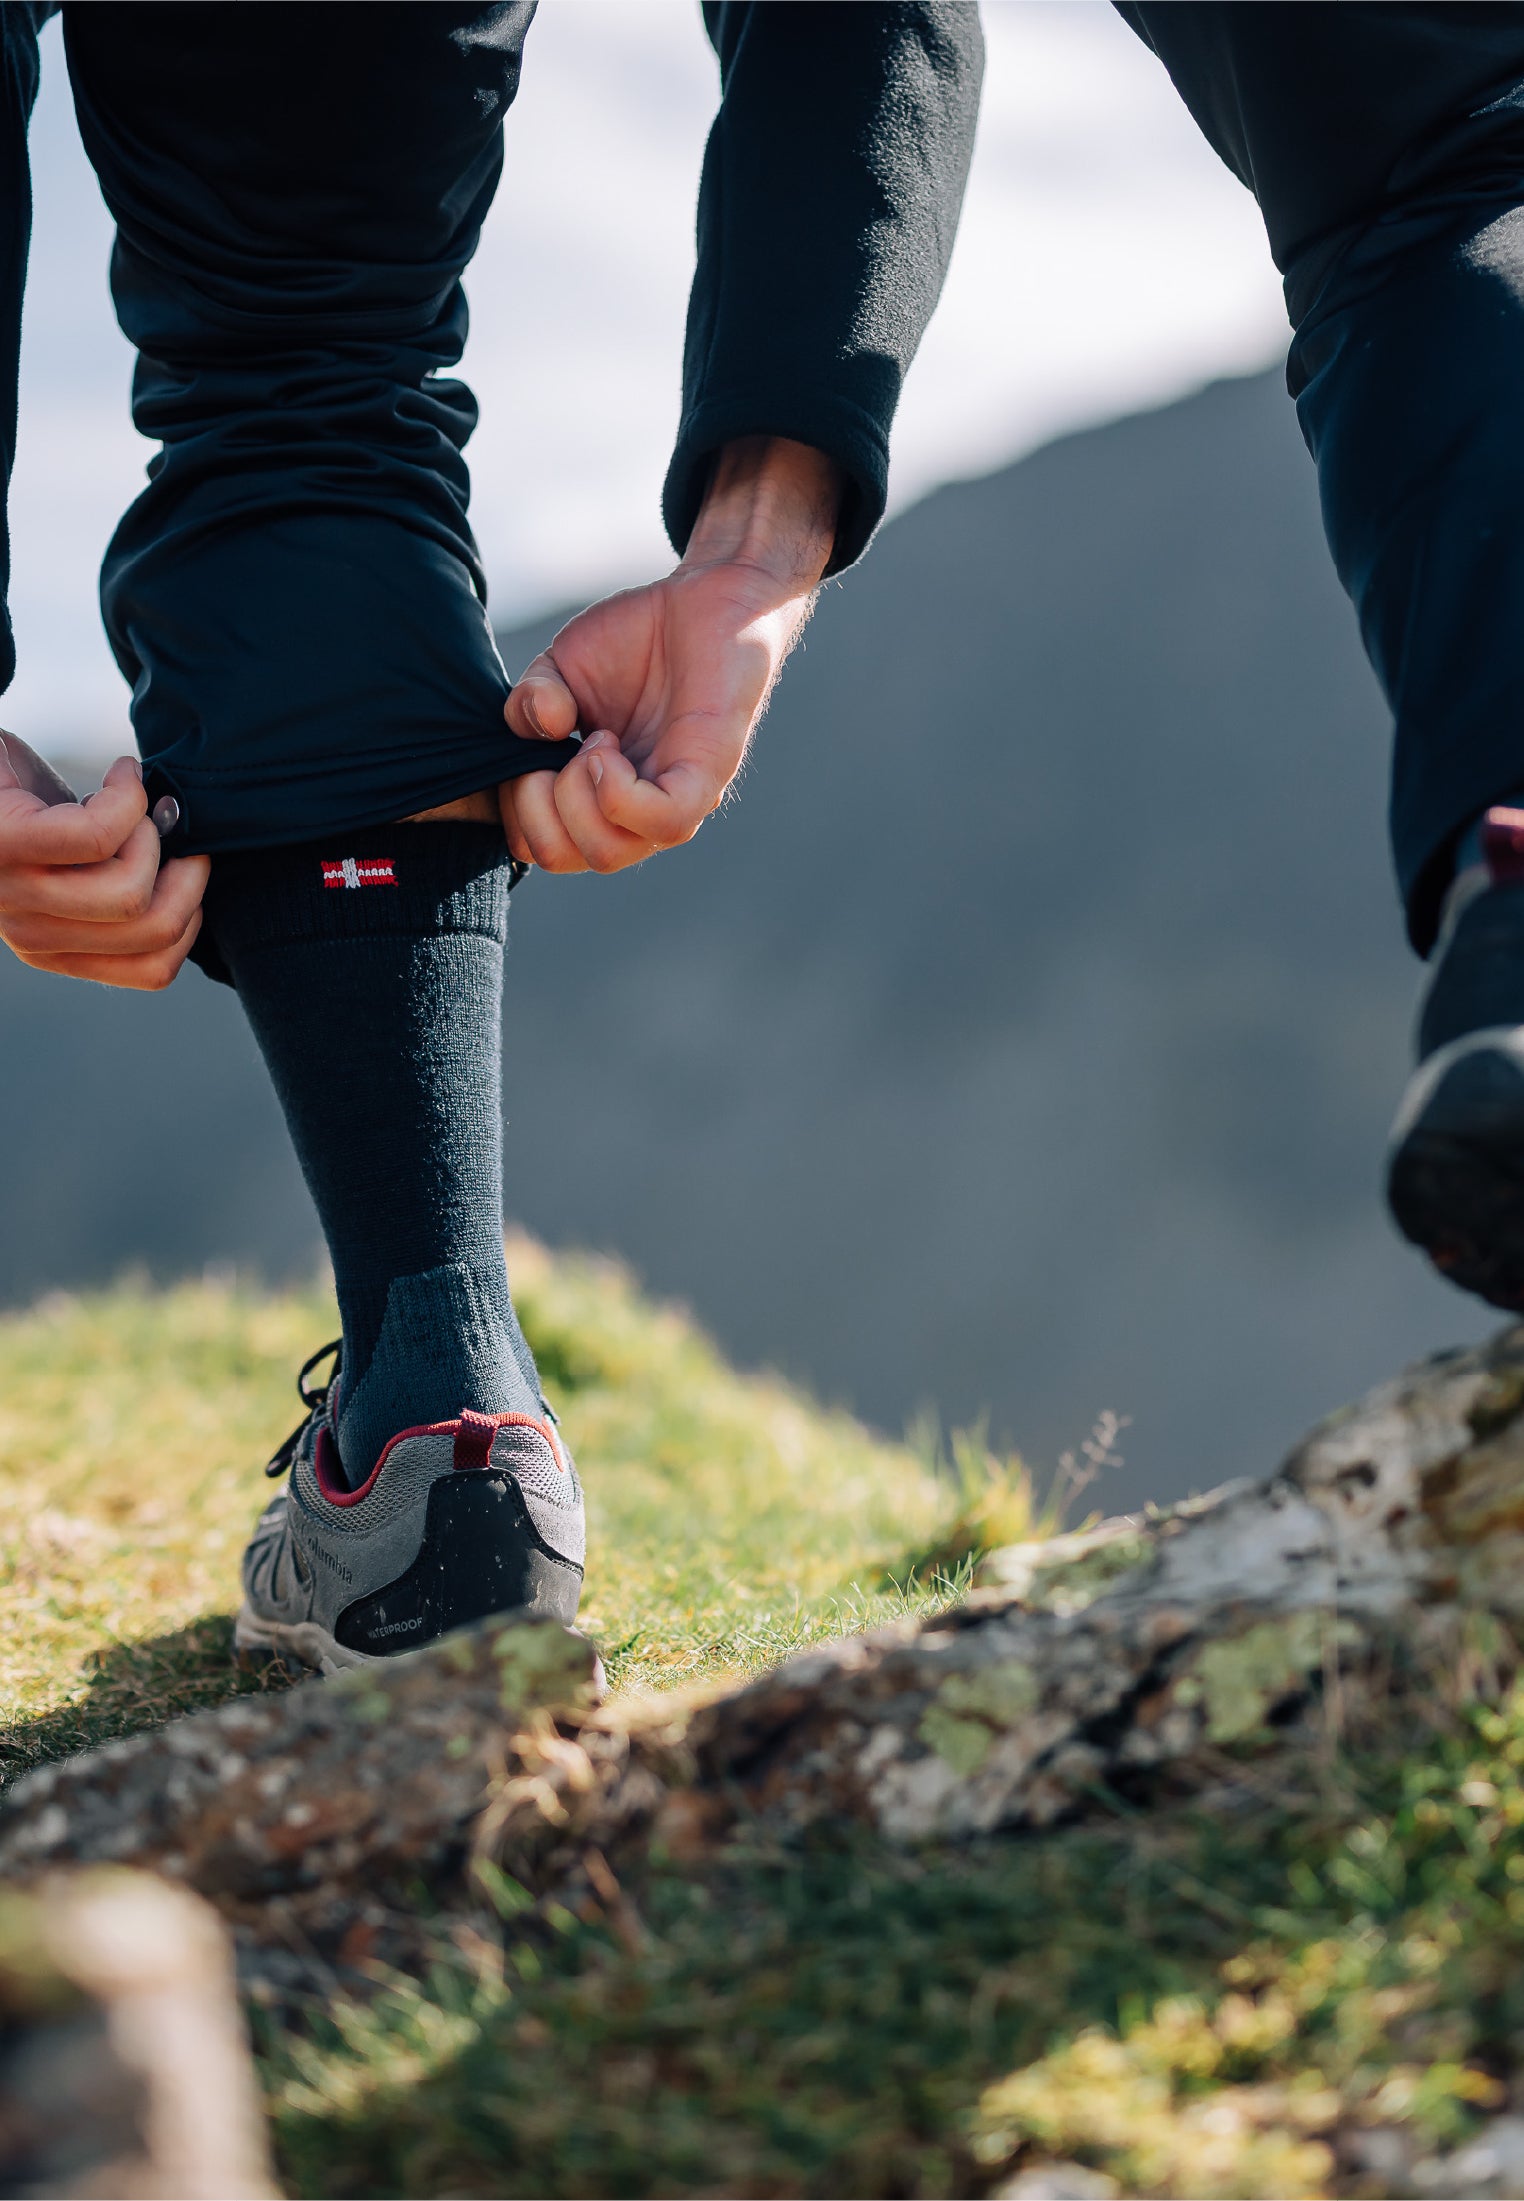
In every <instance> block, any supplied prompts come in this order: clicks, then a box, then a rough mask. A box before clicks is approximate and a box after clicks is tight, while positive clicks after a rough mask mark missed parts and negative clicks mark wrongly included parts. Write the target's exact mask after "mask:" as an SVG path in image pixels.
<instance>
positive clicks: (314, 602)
mask: <svg viewBox="0 0 1524 2201" xmlns="http://www.w3.org/2000/svg"><path fill="white" fill-rule="evenodd" d="M53 12H55V11H54V9H53V8H51V7H48V6H31V5H26V4H21V5H15V4H11V5H5V6H3V7H0V38H3V55H0V58H3V63H4V82H3V86H0V393H3V402H0V437H3V442H4V458H5V461H6V475H7V477H8V475H9V461H10V458H11V455H12V453H13V451H14V445H15V434H16V345H17V338H18V330H19V323H20V311H21V293H22V286H23V283H24V280H25V265H26V245H27V232H28V228H29V193H28V185H27V157H26V121H27V117H28V114H29V112H30V108H31V103H32V97H33V95H34V93H35V90H36V81H37V52H36V40H37V34H38V31H39V30H40V28H41V26H42V24H43V22H44V21H45V20H46V19H47V17H48V16H49V15H50V14H52V13H53ZM532 12H533V9H532V7H531V6H528V5H519V6H458V5H454V4H452V0H436V4H435V5H433V6H430V7H390V6H386V5H372V4H367V5H366V6H363V7H334V8H321V7H318V8H313V7H278V8H260V7H233V6H226V7H219V8H215V9H212V10H210V11H207V10H202V9H195V8H181V7H176V6H165V7H160V6H149V5H139V6H129V7H114V6H68V7H65V8H64V10H63V17H64V40H65V46H66V50H67V54H68V62H69V72H70V77H71V81H72V84H73V89H74V98H75V106H76V110H77V113H78V116H79V123H80V130H81V134H82V136H83V139H84V143H85V148H86V151H87V152H88V153H89V156H90V159H91V161H92V162H93V164H94V166H95V170H96V173H97V175H98V176H99V178H100V182H101V188H102V190H103V192H104V194H105V197H106V201H107V204H108V205H109V206H110V208H111V211H112V213H113V215H114V216H115V218H116V223H117V241H116V245H115V249H114V251H113V255H112V262H111V287H112V296H113V298H114V301H115V304H116V309H117V315H118V318H119V320H120V321H121V324H122V327H123V329H124V331H125V332H126V334H127V335H128V337H130V339H131V340H132V342H133V343H134V344H135V345H136V346H137V347H138V366H137V372H136V375H135V377H134V382H133V417H134V419H135V420H136V422H137V425H138V427H139V428H140V429H142V430H143V431H144V433H145V434H147V435H149V436H151V437H153V438H154V439H155V440H156V441H157V442H159V443H161V444H162V447H163V448H162V450H161V452H160V453H159V455H158V456H157V457H156V458H155V459H154V460H153V461H152V462H151V464H150V468H149V474H150V481H149V486H148V487H147V489H146V490H145V491H144V493H143V495H142V496H141V497H140V498H139V499H138V500H137V502H136V503H135V504H134V505H133V506H132V508H131V510H130V511H129V512H128V513H127V515H126V517H125V518H124V519H123V521H122V523H121V526H120V527H119V528H118V530H117V532H116V535H115V537H114V538H113V540H112V543H111V545H110V548H109V550H108V552H107V555H106V561H105V565H104V568H103V571H102V576H101V602H102V609H103V611H104V614H105V620H106V629H107V633H108V636H109V638H110V642H111V646H112V649H113V651H114V652H115V655H116V659H117V662H118V664H119V665H120V666H121V668H122V671H123V672H124V673H125V675H126V677H127V679H128V680H129V681H130V682H131V683H132V687H133V722H134V726H135V728H136V732H137V736H138V742H139V746H140V748H141V749H142V752H143V756H144V761H145V764H146V766H147V768H148V771H147V776H148V779H149V786H150V790H151V792H152V793H153V794H154V795H157V794H158V793H160V792H173V793H174V794H175V795H176V796H177V797H178V799H179V802H180V805H181V813H182V822H181V827H180V830H179V832H178V833H177V835H176V836H175V846H176V847H177V848H185V849H191V850H197V849H200V850H204V849H226V848H239V847H258V846H262V845H267V844H270V843H279V842H287V841H293V840H304V839H309V838H312V837H314V836H318V835H321V834H322V833H324V832H325V831H327V830H329V829H331V828H334V827H343V826H353V827H360V826H364V825H366V824H378V825H379V824H386V823H390V822H391V821H393V820H395V819H397V818H399V817H403V816H406V815H408V814H409V813H410V812H412V811H415V810H418V809H421V808H424V807H427V806H428V805H429V804H432V803H437V802H443V801H447V800H449V799H450V798H452V797H453V796H456V795H464V794H469V793H471V792H472V791H473V790H475V789H477V788H480V787H484V786H488V785H490V784H491V783H492V782H493V781H495V780H499V779H506V778H509V777H511V776H512V775H513V774H514V773H515V772H517V771H524V770H531V769H534V770H543V769H544V768H545V763H546V758H545V752H544V749H543V745H540V744H536V743H531V742H521V741H519V740H518V738H517V737H516V736H514V735H512V734H510V733H509V732H508V730H507V728H506V727H505V726H504V724H503V718H502V707H503V702H504V700H505V698H506V696H507V692H508V682H507V679H506V676H505V674H504V672H503V668H502V665H501V662H500V661H499V658H498V655H497V651H496V649H495V647H494V645H493V640H492V634H491V630H490V628H489V626H488V623H487V616H486V611H485V603H484V599H485V587H484V583H483V577H482V573H481V568H480V565H479V562H478V559H477V554H476V546H475V544H474V542H473V540H472V536H471V530H470V526H469V524H468V521H467V518H466V500H467V486H468V485H467V477H466V468H465V461H464V459H463V457H462V455H461V454H462V450H463V447H464V445H465V442H466V439H467V437H468V436H469V434H470V432H471V430H472V428H473V426H474V425H475V420H476V407H475V403H474V401H473V399H472V397H471V394H470V392H469V391H468V390H467V389H466V388H465V386H464V384H462V383H460V382H457V381H453V380H451V379H450V377H449V376H448V373H446V372H443V371H442V370H447V369H449V368H450V367H452V366H453V365H454V364H455V362H456V361H457V360H458V359H459V357H460V353H461V348H462V346H463V344H464V342H465V335H466V305H465V297H464V294H463V292H462V290H461V285H460V275H461V271H462V269H463V268H464V267H465V265H466V263H467V261H468V260H469V259H470V256H471V253H472V251H473V250H474V248H475V245H476V241H477V237H478V235H479V232H480V228H481V223H482V219H483V217H484V215H485V213H486V210H487V207H488V205H489V204H490V202H491V198H492V194H493V190H494V188H495V186H496V183H497V179H498V175H499V172H500V169H501V165H502V119H503V112H504V110H505V108H506V107H507V105H508V104H509V102H510V101H511V100H512V98H513V95H514V92H515V89H516V87H517V82H518V68H519V53H520V48H521V45H522V41H523V33H524V28H525V26H526V24H527V22H528V20H529V17H530V15H531V14H532ZM0 653H3V659H4V662H3V663H0V674H3V676H4V679H8V678H9V677H10V673H11V671H12V669H13V666H14V650H13V646H12V643H11V637H10V630H9V624H8V622H7V623H6V625H5V628H4V633H3V640H0ZM0 685H3V681H0Z"/></svg>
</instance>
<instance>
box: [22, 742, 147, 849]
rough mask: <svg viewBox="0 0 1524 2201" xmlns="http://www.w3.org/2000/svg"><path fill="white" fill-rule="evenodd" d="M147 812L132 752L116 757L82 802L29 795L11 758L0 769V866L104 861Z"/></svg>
mask: <svg viewBox="0 0 1524 2201" xmlns="http://www.w3.org/2000/svg"><path fill="white" fill-rule="evenodd" d="M147 811H148V797H147V795H146V793H145V792H144V788H143V778H142V772H141V769H140V767H139V765H138V763H137V761H136V759H135V758H133V757H118V758H117V760H116V762H115V764H113V765H112V766H111V769H110V770H109V771H108V772H107V774H106V776H105V779H104V780H103V781H102V782H101V785H100V788H99V790H98V791H97V792H96V793H95V794H93V795H90V796H88V797H87V798H86V800H85V801H84V802H82V803H63V802H61V803H53V804H48V803H44V802H42V801H41V800H40V798H39V797H38V796H36V795H29V794H27V793H26V791H25V790H24V789H23V788H22V787H21V785H20V783H19V781H18V780H17V778H16V774H15V772H14V771H13V770H12V769H11V766H10V763H9V760H7V761H6V762H5V764H4V766H3V768H0V865H5V864H98V863H104V862H105V861H106V860H107V858H109V857H111V856H114V855H115V854H116V852H117V850H118V849H119V848H121V847H122V845H123V843H124V842H125V841H126V840H127V838H128V836H129V835H130V834H131V833H132V831H133V829H134V827H135V826H136V825H137V823H138V820H139V819H140V818H142V817H145V816H146V815H147Z"/></svg>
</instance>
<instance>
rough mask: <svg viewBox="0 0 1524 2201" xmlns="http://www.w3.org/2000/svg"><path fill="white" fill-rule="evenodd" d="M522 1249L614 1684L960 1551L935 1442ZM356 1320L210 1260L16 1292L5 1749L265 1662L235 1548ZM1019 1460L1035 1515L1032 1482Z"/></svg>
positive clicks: (587, 1611) (602, 1279) (114, 1717)
mask: <svg viewBox="0 0 1524 2201" xmlns="http://www.w3.org/2000/svg"><path fill="white" fill-rule="evenodd" d="M512 1265H513V1274H514V1286H515V1296H516V1299H517V1302H518V1305H519V1308H520V1313H521V1316H522V1319H523V1322H524V1325H525V1328H526V1330H527V1331H528V1332H529V1334H530V1336H531V1338H532V1339H533V1342H534V1346H535V1350H536V1353H537V1355H538V1358H539V1362H540V1367H541V1370H542V1374H543V1376H544V1380H545V1383H546V1386H547V1389H548V1390H549V1392H550V1393H551V1396H552V1398H553V1400H554V1401H555V1403H556V1406H557V1409H558V1411H559V1412H560V1413H561V1415H562V1418H563V1421H564V1424H565V1427H566V1431H567V1434H568V1437H569V1439H570V1442H571V1445H572V1448H573V1451H574V1452H575V1454H576V1456H577V1458H578V1460H579V1461H580V1462H581V1464H582V1468H583V1472H584V1475H585V1478H586V1482H587V1487H588V1512H589V1530H590V1537H591V1546H592V1560H591V1563H590V1567H589V1572H588V1578H587V1588H586V1596H585V1599H584V1604H583V1620H584V1624H585V1626H586V1627H587V1628H588V1630H589V1631H590V1632H591V1633H592V1634H593V1635H595V1636H596V1637H597V1639H598V1641H599V1643H600V1646H601V1647H602V1648H603V1650H604V1656H605V1659H606V1662H607V1664H608V1666H609V1671H610V1676H611V1679H612V1681H613V1682H614V1684H615V1685H616V1686H623V1687H628V1686H632V1685H639V1686H644V1687H654V1688H664V1687H671V1686H675V1685H679V1684H692V1683H696V1682H707V1681H713V1680H719V1679H722V1678H724V1677H726V1676H731V1675H741V1674H745V1673H749V1672H754V1671H756V1670H757V1669H758V1668H759V1667H762V1666H765V1665H768V1664H770V1663H772V1662H773V1661H775V1660H776V1659H779V1658H782V1657H785V1656H787V1654H788V1653H789V1652H790V1651H792V1650H794V1649H796V1648H798V1647H799V1646H800V1645H801V1644H804V1643H807V1642H810V1641H813V1640H815V1639H817V1638H818V1637H820V1636H822V1635H832V1634H840V1633H842V1632H843V1631H845V1630H847V1629H851V1628H857V1627H863V1626H868V1625H871V1624H872V1623H873V1622H874V1621H876V1620H879V1619H884V1618H888V1617H892V1616H894V1615H895V1614H897V1613H899V1612H901V1611H903V1610H905V1609H907V1606H908V1605H911V1604H914V1603H915V1602H916V1600H917V1598H923V1597H924V1596H925V1595H927V1594H929V1591H927V1590H923V1589H919V1588H917V1587H915V1585H916V1584H918V1583H920V1582H921V1581H923V1580H924V1581H926V1582H927V1583H929V1582H930V1581H931V1580H932V1579H933V1577H934V1576H935V1575H936V1572H937V1567H938V1564H939V1561H938V1559H937V1554H938V1553H939V1552H942V1553H944V1554H945V1566H946V1571H947V1572H948V1573H949V1574H953V1575H955V1574H956V1571H957V1567H958V1565H959V1563H960V1562H961V1561H962V1560H963V1559H965V1558H966V1557H967V1554H968V1551H969V1550H970V1549H971V1548H972V1545H971V1540H970V1532H969V1529H968V1527H967V1525H966V1524H964V1525H962V1526H960V1514H959V1509H958V1507H957V1505H956V1504H950V1491H951V1488H952V1486H951V1485H950V1484H949V1483H948V1481H947V1480H945V1479H942V1478H939V1477H938V1476H937V1474H936V1473H935V1472H933V1470H932V1468H931V1466H930V1465H929V1462H928V1459H927V1457H926V1447H925V1445H924V1443H923V1444H922V1446H921V1449H920V1451H919V1452H917V1451H915V1450H912V1449H911V1448H909V1447H907V1446H900V1445H893V1444H887V1443H884V1442H882V1441H880V1440H879V1439H877V1438H874V1437H872V1436H870V1435H869V1433H868V1432H867V1431H866V1430H865V1429H863V1428H862V1426H861V1425H860V1424H859V1423H857V1422H855V1421H853V1420H852V1419H851V1417H850V1416H848V1415H845V1414H830V1413H826V1412H823V1411H822V1410H821V1409H820V1408H819V1407H817V1406H815V1405H813V1404H811V1403H810V1402H809V1401H808V1400H807V1399H805V1398H804V1397H803V1396H802V1395H801V1394H800V1393H798V1392H797V1391H794V1390H792V1389H790V1388H789V1387H788V1386H787V1385H785V1384H783V1383H780V1382H777V1381H773V1380H770V1379H767V1378H747V1377H741V1376H738V1375H737V1374H736V1372H735V1371H734V1370H733V1369H731V1368H729V1367H728V1366H727V1365H726V1364H725V1362H724V1361H723V1360H722V1359H721V1358H720V1356H719V1355H718V1354H717V1353H716V1351H715V1350H714V1348H713V1346H712V1345H711V1344H710V1343H709V1342H708V1340H707V1339H706V1338H705V1337H703V1336H702V1334H701V1333H700V1332H699V1331H698V1330H696V1329H695V1328H694V1326H693V1325H692V1324H691V1323H690V1322H688V1321H687V1320H686V1319H685V1318H684V1317H683V1316H682V1315H681V1314H680V1313H678V1312H677V1311H675V1310H673V1309H670V1308H660V1307H653V1306H652V1305H651V1304H650V1303H649V1302H647V1301H646V1300H644V1299H642V1298H641V1296H640V1295H639V1294H638V1293H637V1292H636V1291H635V1290H634V1289H633V1288H632V1287H631V1285H630V1283H629V1281H628V1279H627V1278H626V1277H625V1276H624V1275H623V1274H622V1273H621V1272H620V1271H619V1270H618V1269H617V1268H615V1267H614V1266H613V1265H612V1264H610V1263H608V1262H599V1261H591V1260H562V1261H552V1260H551V1259H550V1257H549V1256H548V1255H547V1254H546V1253H545V1252H544V1251H543V1250H542V1249H541V1248H539V1247H538V1246H536V1245H534V1244H532V1243H530V1242H529V1241H516V1242H515V1244H514V1245H513V1247H512ZM336 1328H337V1316H336V1314H335V1311H334V1307H333V1303H332V1300H331V1298H330V1297H329V1295H328V1294H327V1293H326V1292H323V1291H319V1290H317V1289H313V1290H312V1291H309V1292H305V1293H290V1294H284V1295H268V1294H261V1293H258V1292H254V1291H251V1290H249V1289H247V1288H240V1287H239V1286H238V1285H237V1284H235V1283H231V1282H226V1281H221V1282H219V1281H216V1280H211V1281H207V1282H204V1283H199V1284H187V1285H183V1286H180V1287H179V1288H177V1289H174V1290H170V1291H164V1292H158V1291H152V1290H150V1289H148V1288H147V1287H146V1286H144V1285H143V1284H141V1283H139V1282H134V1281H132V1280H130V1279H129V1280H128V1281H125V1282H123V1283H121V1284H119V1285H118V1286H116V1288H115V1289H113V1290H111V1291H107V1292H100V1293H92V1294H88V1295H82V1296H80V1297H78V1298H75V1297H69V1296H64V1295H61V1294H55V1295H53V1296H52V1297H50V1298H48V1299H46V1300H44V1301H42V1302H41V1303H40V1304H39V1305H38V1306H36V1307H34V1308H33V1309H31V1310H30V1311H29V1312H27V1313H23V1314H17V1315H12V1316H9V1317H6V1318H4V1319H3V1320H0V1570H3V1573H0V1579H3V1581H4V1585H5V1594H6V1611H7V1615H8V1620H9V1625H8V1627H7V1628H6V1631H5V1635H4V1639H3V1641H0V1766H3V1767H4V1768H5V1769H6V1770H7V1771H9V1772H11V1773H12V1774H14V1772H15V1771H16V1770H18V1769H21V1768H23V1767H24V1766H25V1765H27V1764H29V1763H33V1762H37V1761H38V1760H40V1759H42V1758H45V1757H50V1756H56V1755H58V1754H60V1753H61V1752H66V1751H72V1750H79V1749H83V1748H86V1747H88V1746H89V1745H90V1744H91V1743H95V1742H100V1741H104V1740H106V1739H108V1738H109V1737H111V1736H113V1735H118V1734H124V1733H130V1732H132V1731H133V1730H135V1729H137V1728H141V1727H144V1726H151V1725H154V1724H156V1723H157V1722H159V1721H162V1720H164V1719H166V1718H169V1717H170V1716H171V1715H173V1714H174V1713H175V1712H178V1711H182V1710H186V1709H190V1708H197V1707H200V1706H203V1705H207V1704H212V1703H216V1702H219V1701H220V1700H221V1699H223V1698H225V1697H227V1696H229V1695H232V1694H234V1693H236V1692H237V1691H238V1690H239V1689H241V1688H246V1687H255V1686H257V1684H256V1683H253V1682H245V1681H241V1680H240V1678H239V1676H238V1675H237V1673H236V1671H235V1669H234V1668H233V1667H232V1664H231V1661H230V1656H229V1647H230V1641H231V1618H230V1616H231V1613H232V1611H233V1609H234V1607H235V1605H236V1602H237V1576H238V1560H239V1555H240V1552H241V1550H242V1547H243V1543H244V1541H245V1538H246V1537H247V1534H248V1531H249V1529H250V1527H251V1525H252V1523H253V1521H254V1518H255V1516H256V1514H257V1513H258V1510H259V1508H260V1507H261V1506H262V1505H263V1504H264V1502H265V1499H266V1498H267V1497H268V1495H269V1491H270V1485H269V1483H268V1482H267V1481H266V1480H265V1477H264V1475H263V1472H262V1467H263V1462H264V1461H265V1460H266V1459H267V1458H268V1457H269V1454H270V1453H271V1451H272V1450H273V1448H274V1446H275V1444H276V1442H277V1440H278V1439H279V1438H281V1437H282V1436H284V1435H285V1433H286V1431H287V1429H288V1428H289V1427H290V1426H291V1424H292V1422H293V1421H294V1420H295V1419H296V1418H297V1415H298V1414H299V1412H300V1410H301V1409H300V1406H299V1403H298V1401H297V1399H296V1396H295V1391H294V1386H293V1377H294V1374H295V1370H296V1369H297V1367H298V1366H299V1365H300V1363H301V1362H302V1361H303V1360H304V1359H305V1358H306V1356H307V1354H308V1353H309V1352H310V1351H311V1350H312V1348H313V1347H314V1346H315V1345H316V1344H319V1343H321V1341H322V1340H323V1339H324V1338H325V1337H329V1336H331V1335H332V1334H333V1333H334V1331H335V1329H336ZM968 1471H969V1470H968V1457H967V1456H965V1475H966V1474H967V1472H968ZM991 1487H992V1488H993V1487H995V1485H994V1484H992V1485H991ZM1006 1487H1007V1491H1008V1497H1007V1502H1006V1509H1005V1515H1004V1516H1003V1518H1008V1519H1009V1520H1011V1521H1013V1522H1015V1523H1016V1524H1017V1525H1018V1527H1019V1525H1020V1524H1021V1522H1022V1521H1024V1520H1026V1519H1027V1518H1028V1515H1027V1513H1026V1512H1024V1511H1023V1510H1022V1509H1023V1507H1024V1505H1025V1504H1026V1491H1025V1484H1024V1483H1022V1482H1021V1481H1020V1479H1019V1478H1007V1485H1006ZM978 1533H983V1530H982V1528H981V1529H980V1530H979V1531H978ZM974 1541H977V1534H975V1536H974ZM907 1552H913V1553H914V1554H915V1555H917V1556H918V1557H919V1561H920V1564H919V1566H918V1567H917V1566H911V1565H903V1564H902V1565H900V1566H899V1567H898V1568H896V1566H895V1565H894V1564H893V1562H896V1561H900V1560H902V1559H903V1556H904V1555H905V1554H906V1553H907Z"/></svg>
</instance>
